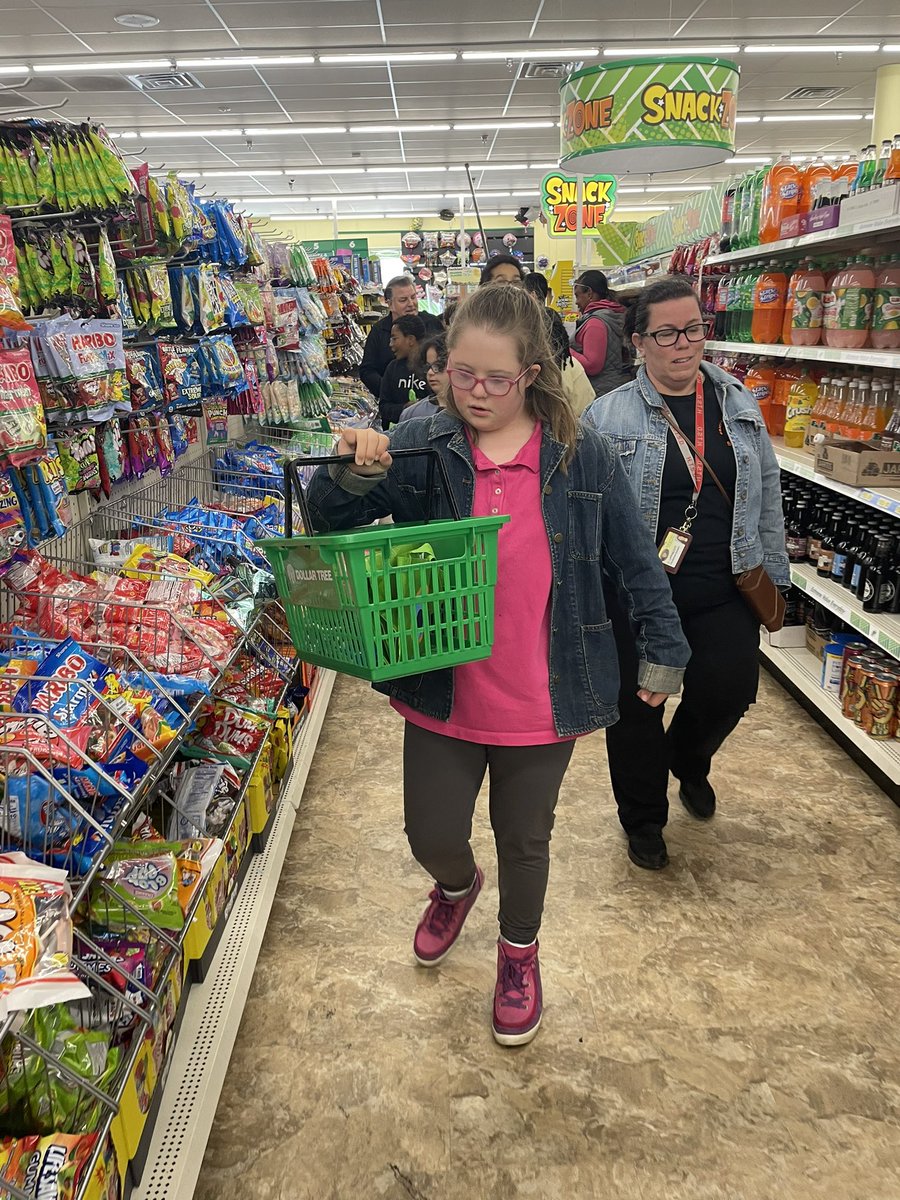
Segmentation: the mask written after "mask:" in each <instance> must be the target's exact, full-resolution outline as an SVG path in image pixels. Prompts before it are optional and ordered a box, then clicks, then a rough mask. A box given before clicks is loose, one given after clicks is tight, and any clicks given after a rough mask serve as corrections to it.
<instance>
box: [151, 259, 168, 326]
mask: <svg viewBox="0 0 900 1200" xmlns="http://www.w3.org/2000/svg"><path fill="white" fill-rule="evenodd" d="M144 270H145V274H146V278H147V287H148V290H149V292H150V318H151V320H152V322H153V324H154V325H155V326H156V327H157V329H169V328H171V327H172V326H173V325H174V324H175V315H174V312H173V309H172V290H171V288H170V286H169V272H168V270H167V269H166V265H165V263H148V264H147V266H146V267H145V268H144Z"/></svg>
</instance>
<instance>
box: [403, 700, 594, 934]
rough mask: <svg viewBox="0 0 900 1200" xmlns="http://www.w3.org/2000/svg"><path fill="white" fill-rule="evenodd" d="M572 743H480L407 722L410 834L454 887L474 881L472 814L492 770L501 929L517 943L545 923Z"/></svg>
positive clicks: (441, 879)
mask: <svg viewBox="0 0 900 1200" xmlns="http://www.w3.org/2000/svg"><path fill="white" fill-rule="evenodd" d="M574 745H575V743H574V742H554V743H552V744H551V745H548V746H480V745H477V744H476V743H474V742H463V741H460V740H459V739H458V738H450V737H444V736H443V735H441V734H439V733H431V732H430V731H429V730H427V729H420V728H419V727H418V726H417V725H411V724H409V722H407V724H406V734H405V737H404V742H403V804H404V813H405V816H406V836H407V838H408V839H409V845H410V849H411V850H412V852H413V855H414V857H415V858H416V860H417V861H418V862H419V863H420V864H421V865H422V866H423V867H424V868H425V870H426V871H427V872H428V873H429V874H430V875H431V876H432V877H433V878H434V879H435V881H436V882H437V883H438V884H439V885H440V886H441V887H443V888H445V889H446V890H447V891H449V892H458V891H462V889H463V888H467V887H468V886H469V884H470V883H471V882H472V880H473V879H474V878H475V859H474V857H473V855H472V848H471V846H470V845H469V839H470V837H471V836H472V816H473V814H474V812H475V800H476V798H477V796H478V792H479V789H480V788H481V784H482V782H483V780H484V776H485V772H486V771H488V770H489V771H490V781H491V792H490V814H491V827H492V829H493V831H494V840H495V842H496V845H497V862H498V875H499V885H500V914H499V915H500V932H501V934H502V935H503V936H504V937H505V938H506V939H507V940H508V941H511V942H521V943H525V944H527V943H530V942H533V941H534V939H535V938H536V937H537V935H538V930H539V929H540V926H541V915H542V913H543V910H544V894H545V893H546V891H547V878H548V876H549V873H550V834H551V832H552V830H553V816H554V813H555V811H556V801H557V798H558V797H559V789H560V785H561V784H562V781H563V776H564V775H565V773H566V768H567V767H568V765H569V759H570V758H571V757H572V750H573V748H574Z"/></svg>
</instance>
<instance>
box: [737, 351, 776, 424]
mask: <svg viewBox="0 0 900 1200" xmlns="http://www.w3.org/2000/svg"><path fill="white" fill-rule="evenodd" d="M744 387H745V388H746V389H747V391H748V392H749V393H750V394H751V396H752V397H753V399H754V400H755V401H756V403H757V404H758V405H759V411H760V412H761V413H762V418H763V420H764V421H765V423H766V429H768V431H769V433H771V434H772V436H773V437H776V436H778V435H777V434H775V433H774V432H773V430H772V397H773V395H774V392H775V368H774V367H773V366H772V363H771V362H770V361H769V359H767V358H761V359H760V360H759V362H757V363H754V364H753V365H752V366H751V367H749V368H748V370H747V374H746V375H745V376H744Z"/></svg>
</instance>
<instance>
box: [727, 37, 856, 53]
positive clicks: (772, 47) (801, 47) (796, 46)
mask: <svg viewBox="0 0 900 1200" xmlns="http://www.w3.org/2000/svg"><path fill="white" fill-rule="evenodd" d="M878 48H879V43H878V42H822V41H819V40H818V39H817V40H816V41H814V42H786V43H784V44H783V45H779V44H778V42H748V43H747V45H746V46H744V53H745V54H876V53H877V52H878Z"/></svg>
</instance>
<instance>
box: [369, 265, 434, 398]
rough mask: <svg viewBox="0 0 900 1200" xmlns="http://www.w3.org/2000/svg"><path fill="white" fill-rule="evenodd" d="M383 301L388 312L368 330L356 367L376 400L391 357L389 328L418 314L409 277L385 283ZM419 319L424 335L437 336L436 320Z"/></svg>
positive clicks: (424, 316) (413, 282)
mask: <svg viewBox="0 0 900 1200" xmlns="http://www.w3.org/2000/svg"><path fill="white" fill-rule="evenodd" d="M384 298H385V300H386V302H387V304H388V305H389V307H390V310H391V311H390V312H389V313H388V314H387V316H385V317H382V318H381V320H380V321H378V322H377V323H376V324H375V325H373V326H372V328H371V329H370V330H369V336H368V337H367V338H366V347H365V350H363V356H362V362H361V363H360V364H359V377H360V379H361V380H362V381H363V383H364V384H365V385H366V387H367V388H368V389H369V391H370V392H371V393H372V395H373V396H375V398H376V399H377V398H378V397H379V396H380V395H381V377H382V375H384V373H385V371H386V370H387V368H388V365H389V363H391V362H392V361H393V358H394V355H393V352H392V351H391V346H390V341H391V327H392V326H393V324H394V322H395V321H396V320H397V318H398V317H411V316H415V315H416V313H418V312H419V301H418V298H417V296H416V285H415V281H414V280H413V278H412V276H411V275H397V276H395V277H394V278H393V279H391V280H390V281H389V282H388V283H387V284H385V288H384ZM419 316H420V317H421V318H422V320H423V322H424V323H425V332H426V333H440V332H441V330H442V329H443V325H442V324H441V322H440V319H439V318H438V317H433V316H432V315H431V314H430V313H419Z"/></svg>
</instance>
